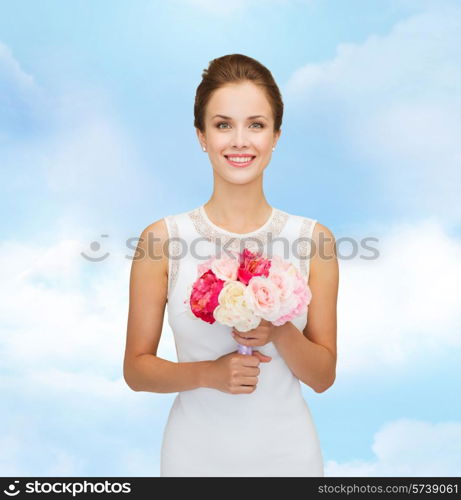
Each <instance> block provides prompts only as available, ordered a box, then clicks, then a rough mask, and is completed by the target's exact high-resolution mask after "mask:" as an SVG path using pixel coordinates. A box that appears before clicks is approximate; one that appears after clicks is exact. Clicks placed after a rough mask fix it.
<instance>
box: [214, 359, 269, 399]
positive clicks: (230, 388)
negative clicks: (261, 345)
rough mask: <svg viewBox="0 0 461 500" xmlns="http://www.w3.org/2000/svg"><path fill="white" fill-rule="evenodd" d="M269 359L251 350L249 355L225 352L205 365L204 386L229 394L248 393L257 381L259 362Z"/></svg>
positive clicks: (253, 388) (252, 390)
mask: <svg viewBox="0 0 461 500" xmlns="http://www.w3.org/2000/svg"><path fill="white" fill-rule="evenodd" d="M271 359H272V358H271V357H270V356H266V355H265V354H262V353H261V352H259V351H253V354H252V355H251V356H249V355H247V354H240V353H239V352H238V351H235V352H230V353H229V354H225V355H224V356H221V357H219V358H218V359H215V360H214V361H211V362H210V364H209V365H208V366H207V368H206V371H207V373H206V379H207V381H208V383H207V384H206V387H210V388H212V389H218V390H219V391H222V392H227V393H229V394H250V393H252V392H254V391H255V389H256V384H257V383H258V375H259V373H260V368H259V363H261V362H262V363H268V362H269V361H271Z"/></svg>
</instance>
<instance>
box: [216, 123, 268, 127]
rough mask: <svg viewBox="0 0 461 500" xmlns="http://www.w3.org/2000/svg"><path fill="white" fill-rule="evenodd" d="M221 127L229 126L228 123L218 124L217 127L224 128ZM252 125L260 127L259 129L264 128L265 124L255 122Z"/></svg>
mask: <svg viewBox="0 0 461 500" xmlns="http://www.w3.org/2000/svg"><path fill="white" fill-rule="evenodd" d="M221 125H228V122H219V123H217V124H216V127H217V128H222V127H221ZM252 125H259V127H257V128H264V123H261V122H253V123H252ZM226 128H227V127H226Z"/></svg>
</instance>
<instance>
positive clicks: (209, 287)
mask: <svg viewBox="0 0 461 500" xmlns="http://www.w3.org/2000/svg"><path fill="white" fill-rule="evenodd" d="M223 286H224V281H223V280H221V279H219V278H217V277H216V275H215V274H214V272H213V271H212V270H211V269H210V270H208V271H206V272H205V273H204V274H202V275H201V276H200V277H199V278H198V279H197V280H196V281H195V283H194V284H193V286H192V293H191V296H190V308H191V311H192V312H193V313H194V315H195V316H197V318H200V319H202V320H203V321H206V322H207V323H210V324H213V323H214V322H215V321H216V320H215V318H214V316H213V311H214V310H215V308H216V307H217V306H218V304H219V302H218V296H219V293H220V292H221V290H222V287H223Z"/></svg>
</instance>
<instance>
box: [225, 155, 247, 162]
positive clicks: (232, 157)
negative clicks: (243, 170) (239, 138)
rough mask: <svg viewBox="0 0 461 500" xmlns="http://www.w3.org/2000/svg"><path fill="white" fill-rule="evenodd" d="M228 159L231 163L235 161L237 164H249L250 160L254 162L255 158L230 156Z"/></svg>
mask: <svg viewBox="0 0 461 500" xmlns="http://www.w3.org/2000/svg"><path fill="white" fill-rule="evenodd" d="M227 158H228V159H229V160H230V161H234V162H236V163H247V162H249V161H250V160H252V158H253V157H252V156H248V157H245V158H242V157H239V156H228V157H227Z"/></svg>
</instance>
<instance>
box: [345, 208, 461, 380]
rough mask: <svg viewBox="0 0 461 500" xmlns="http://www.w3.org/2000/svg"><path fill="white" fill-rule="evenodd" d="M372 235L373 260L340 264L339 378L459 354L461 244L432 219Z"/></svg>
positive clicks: (347, 246)
mask: <svg viewBox="0 0 461 500" xmlns="http://www.w3.org/2000/svg"><path fill="white" fill-rule="evenodd" d="M371 235H372V236H377V237H378V238H379V242H377V243H376V242H369V243H368V246H371V247H373V248H377V249H378V250H379V253H380V255H379V257H378V258H377V259H374V260H364V259H360V258H358V257H356V258H354V259H352V260H349V261H348V260H345V259H341V258H340V261H339V265H340V286H339V297H338V372H343V371H344V372H360V373H363V372H364V371H368V372H376V373H378V372H379V373H382V371H383V368H385V367H388V368H389V367H392V366H401V367H405V366H410V365H411V363H417V362H419V361H421V360H422V359H423V358H428V357H432V356H443V355H444V354H446V353H447V352H448V351H449V350H450V349H453V348H460V347H461V337H460V335H459V332H460V328H461V308H460V307H459V306H460V303H459V283H461V241H460V240H459V239H457V238H455V237H452V236H449V235H448V234H447V233H446V232H445V231H444V229H443V226H442V224H441V223H440V221H439V220H437V218H435V217H434V218H430V219H427V220H423V221H421V222H419V223H414V224H410V223H401V224H398V225H395V226H393V227H389V228H387V229H385V228H382V229H380V230H379V231H377V232H376V231H373V232H372V233H371ZM366 236H368V234H367V235H366ZM338 249H339V253H340V255H344V256H346V255H349V254H350V250H351V247H350V245H349V244H342V243H341V242H339V244H338ZM359 255H362V256H370V255H371V252H370V251H366V250H360V252H359Z"/></svg>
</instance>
